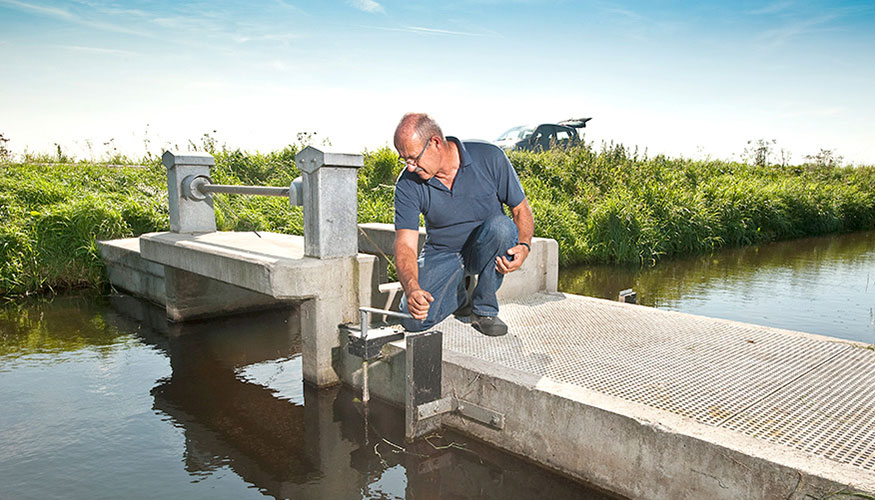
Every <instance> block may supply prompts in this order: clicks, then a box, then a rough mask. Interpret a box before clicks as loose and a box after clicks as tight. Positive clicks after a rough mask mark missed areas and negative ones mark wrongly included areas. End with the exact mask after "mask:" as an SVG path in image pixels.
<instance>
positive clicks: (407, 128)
mask: <svg viewBox="0 0 875 500" xmlns="http://www.w3.org/2000/svg"><path fill="white" fill-rule="evenodd" d="M395 149H396V150H398V154H399V155H400V156H401V162H402V163H403V164H404V165H405V169H404V170H403V171H402V172H401V175H399V176H398V180H397V181H396V183H395V263H396V267H397V269H398V276H399V279H400V280H401V285H402V286H403V287H404V296H403V298H402V299H401V310H402V311H404V312H408V313H410V314H411V315H412V316H413V317H414V318H415V319H412V320H411V319H407V320H404V321H402V323H403V325H404V327H405V328H406V329H407V330H409V331H422V330H425V329H427V328H430V327H432V326H434V325H435V324H437V323H439V322H441V321H442V320H444V319H445V318H446V317H448V316H449V315H450V314H452V313H454V312H455V313H456V315H458V316H464V315H471V324H472V325H473V326H474V328H476V329H477V330H478V331H479V332H481V333H483V334H485V335H492V336H499V335H504V334H506V333H507V325H505V324H504V322H503V321H501V320H500V319H499V318H498V300H497V299H496V297H495V294H496V292H497V291H498V288H499V287H500V286H501V282H502V279H503V278H504V275H505V274H507V273H510V272H513V271H516V270H517V269H519V268H520V266H521V265H522V264H523V262H524V261H525V260H526V257H528V255H529V252H530V251H531V246H530V245H531V242H532V233H533V231H534V220H533V218H532V210H531V208H530V207H529V203H528V201H526V196H525V193H523V188H522V186H521V185H520V181H519V178H518V177H517V175H516V172H515V171H514V169H513V166H512V165H511V164H510V161H509V160H508V159H507V156H506V155H505V154H504V152H503V151H501V149H499V148H498V147H497V146H495V145H493V144H490V143H487V142H481V141H465V142H462V141H460V140H459V139H457V138H455V137H449V136H448V137H444V135H443V132H441V129H440V127H439V126H438V124H437V123H436V122H435V121H434V120H433V119H432V118H431V117H429V116H428V115H426V114H419V113H408V114H406V115H404V117H403V118H402V119H401V122H400V123H399V124H398V127H397V128H396V129H395ZM503 205H507V206H508V207H510V208H511V211H512V212H513V221H511V219H509V218H508V217H507V216H506V215H505V214H504V208H503ZM420 214H422V215H423V216H424V218H425V228H426V231H427V232H428V237H427V239H426V242H425V246H424V247H423V248H422V252H421V253H420V254H419V255H418V256H417V244H418V241H419V215H420ZM474 275H476V276H477V285H476V287H475V288H474V290H473V293H472V294H471V296H470V297H469V296H468V294H467V293H466V287H465V281H466V280H465V278H466V277H467V276H474Z"/></svg>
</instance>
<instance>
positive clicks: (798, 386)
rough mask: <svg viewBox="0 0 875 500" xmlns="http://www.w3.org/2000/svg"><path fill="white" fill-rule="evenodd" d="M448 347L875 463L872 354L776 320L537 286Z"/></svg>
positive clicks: (451, 328) (449, 336)
mask: <svg viewBox="0 0 875 500" xmlns="http://www.w3.org/2000/svg"><path fill="white" fill-rule="evenodd" d="M501 318H502V319H503V320H504V321H505V322H506V323H507V324H508V326H509V328H510V332H509V333H508V335H506V336H504V337H498V338H494V337H486V336H484V335H481V334H479V333H478V332H476V331H475V330H474V329H473V328H471V327H470V325H467V324H465V323H463V322H462V321H460V320H458V319H455V318H453V317H450V318H449V319H447V320H445V321H444V322H442V323H441V324H439V325H438V326H437V327H435V328H436V329H438V330H441V331H443V332H444V334H445V335H444V346H445V348H446V349H450V350H453V351H457V352H460V353H463V354H467V355H469V356H473V357H476V358H479V359H483V360H486V361H491V362H494V363H498V364H501V365H503V366H507V367H511V368H515V369H518V370H522V371H526V372H529V373H534V374H536V375H540V376H545V377H549V378H551V379H552V380H555V381H557V382H564V383H569V384H574V385H578V386H581V387H585V388H588V389H591V390H595V391H598V392H602V393H605V394H609V395H612V396H616V397H620V398H623V399H626V400H629V401H634V402H637V403H642V404H645V405H648V406H652V407H655V408H659V409H662V410H666V411H670V412H673V413H676V414H679V415H684V416H686V417H690V418H693V419H695V420H697V421H699V422H702V423H705V424H710V425H715V426H718V427H723V428H727V429H732V430H736V431H739V432H743V433H745V434H748V435H751V436H754V437H757V438H760V439H765V440H767V441H770V442H774V443H779V444H782V445H787V446H792V447H795V448H798V449H801V450H805V451H808V452H811V453H814V454H817V455H821V456H824V457H827V458H830V459H832V460H836V461H838V462H841V463H846V464H850V465H854V466H856V467H861V468H863V469H867V470H875V352H873V351H871V350H866V349H861V348H860V347H857V346H854V345H851V344H846V343H842V342H831V341H828V340H823V339H820V338H817V337H812V336H808V335H804V334H797V333H794V332H788V331H784V330H777V329H774V328H767V327H759V326H754V325H747V324H744V323H737V322H731V321H725V320H719V319H712V318H705V317H697V316H691V315H687V314H680V313H673V312H666V311H660V310H657V309H652V308H648V307H640V306H631V305H627V304H620V303H616V302H610V301H605V300H599V299H592V298H588V297H580V296H575V295H564V294H560V293H541V294H536V295H533V296H530V297H526V298H522V299H516V300H514V301H511V302H507V303H504V304H502V306H501Z"/></svg>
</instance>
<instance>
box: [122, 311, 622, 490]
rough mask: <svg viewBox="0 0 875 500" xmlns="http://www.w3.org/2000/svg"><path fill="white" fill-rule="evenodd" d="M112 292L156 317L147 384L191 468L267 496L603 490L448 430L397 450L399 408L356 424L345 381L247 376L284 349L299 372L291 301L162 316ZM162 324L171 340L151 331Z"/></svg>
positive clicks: (375, 405)
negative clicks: (273, 382) (318, 383)
mask: <svg viewBox="0 0 875 500" xmlns="http://www.w3.org/2000/svg"><path fill="white" fill-rule="evenodd" d="M115 300H117V301H121V303H120V304H117V308H118V309H120V310H124V311H125V312H126V313H128V314H132V315H134V316H136V317H137V318H138V319H140V320H141V321H142V322H143V323H145V324H147V325H148V324H151V325H152V326H154V327H155V329H154V330H150V329H141V330H140V331H141V332H143V333H142V335H141V337H142V338H143V340H144V341H145V342H147V343H149V344H151V345H154V346H156V347H158V348H159V349H161V350H162V351H165V352H166V353H167V354H168V356H169V357H170V365H171V368H172V370H173V372H172V374H171V376H170V377H169V378H165V379H162V380H159V381H158V382H157V385H156V386H155V387H154V388H153V389H152V396H153V398H154V406H153V407H154V409H155V410H157V411H159V412H160V413H162V414H166V415H168V416H169V417H170V418H171V419H172V420H173V422H174V423H175V424H176V425H178V426H179V427H180V428H181V429H183V431H184V433H185V446H186V451H185V467H186V470H187V471H188V472H189V473H190V474H192V475H203V474H209V473H211V472H213V471H215V470H217V469H220V468H222V467H228V468H229V469H230V470H232V471H234V473H236V474H237V475H239V476H240V477H241V478H242V479H243V480H244V481H246V482H248V483H250V484H252V485H254V486H255V487H256V488H258V489H259V490H260V491H262V492H263V493H265V494H267V495H270V496H274V497H277V498H290V497H292V498H313V499H316V498H320V499H322V498H325V499H329V498H330V499H344V498H362V497H366V498H385V497H401V496H406V497H408V498H424V499H439V498H440V499H444V498H457V499H463V498H472V499H473V498H501V499H517V498H518V499H523V498H525V499H529V498H539V497H545V496H549V497H553V498H555V499H562V498H605V497H603V496H601V495H599V494H597V493H592V492H588V491H587V490H585V489H583V488H582V487H581V486H580V485H578V484H576V483H574V482H572V481H569V480H566V479H563V478H560V477H558V476H554V475H552V474H549V473H547V472H544V471H543V470H541V469H539V468H537V467H535V466H532V465H530V464H527V463H525V462H522V461H521V460H518V459H515V458H513V457H510V456H508V455H506V454H504V453H502V452H500V451H498V450H495V449H493V448H490V447H488V446H484V445H481V444H479V443H466V444H465V448H464V449H460V448H457V447H444V446H446V445H448V444H450V443H452V442H453V441H455V442H457V443H460V442H462V439H463V438H461V437H459V436H455V435H451V434H446V435H445V436H444V437H436V438H432V439H430V442H428V441H422V440H421V441H419V442H417V443H415V444H412V445H406V447H407V452H399V450H398V449H397V448H395V446H399V445H400V446H405V444H404V436H403V433H404V414H403V412H402V411H401V410H400V409H398V408H393V407H390V406H388V405H385V404H381V402H379V401H372V402H371V404H370V405H369V411H370V414H369V416H368V417H369V418H368V432H367V433H366V432H365V422H364V416H363V415H362V413H361V406H360V405H359V403H358V401H357V399H355V394H353V393H352V392H351V391H347V390H345V389H341V388H334V389H323V390H315V389H311V388H310V387H308V386H305V387H304V388H303V397H302V398H298V400H294V398H293V400H291V401H290V400H288V399H283V398H281V397H279V396H278V394H277V391H275V390H273V389H271V388H268V387H265V386H263V385H259V384H258V383H255V382H252V381H247V380H245V379H244V378H243V377H241V376H240V374H239V372H240V370H241V369H242V368H244V367H246V366H249V365H252V364H255V363H262V362H267V361H271V360H277V361H282V360H288V359H290V358H293V359H294V360H295V362H287V363H285V364H286V365H291V366H294V368H293V369H292V370H291V371H292V372H293V373H288V372H289V370H286V371H285V372H284V375H283V377H284V378H289V379H290V380H286V381H285V382H290V383H294V384H302V382H301V380H302V375H301V371H300V370H301V367H300V358H299V357H296V355H297V354H298V353H300V332H296V331H294V328H297V326H296V325H299V324H300V322H299V321H293V320H292V319H290V318H289V315H290V314H295V313H296V312H295V311H294V310H292V311H275V312H270V313H259V314H257V315H255V314H253V315H244V316H238V317H231V318H223V319H222V320H218V321H210V322H200V323H195V324H185V325H168V323H167V322H166V319H165V317H164V314H163V311H161V310H158V311H154V310H152V309H151V308H152V307H154V306H150V305H147V304H145V303H143V302H139V301H136V300H135V299H130V298H124V297H123V298H117V299H115ZM149 318H152V320H150V319H149ZM290 325H291V326H290ZM168 328H171V329H174V331H172V332H170V333H171V337H170V339H169V340H168V338H167V337H165V336H163V335H155V333H154V331H155V330H159V331H165V332H166V330H167V329H168ZM192 333H195V334H192ZM302 403H303V406H302ZM384 439H385V440H384ZM431 443H433V444H431ZM375 450H376V451H375Z"/></svg>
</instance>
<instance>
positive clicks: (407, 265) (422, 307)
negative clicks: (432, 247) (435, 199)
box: [395, 229, 434, 320]
mask: <svg viewBox="0 0 875 500" xmlns="http://www.w3.org/2000/svg"><path fill="white" fill-rule="evenodd" d="M418 249H419V231H418V230H414V229H399V230H397V231H395V268H396V269H397V270H398V279H399V280H400V281H401V286H402V287H404V295H406V296H407V309H408V312H410V315H411V316H413V317H414V318H416V319H418V320H423V319H425V318H426V317H427V316H428V308H429V305H430V304H431V303H432V302H433V301H434V297H432V296H431V294H430V293H428V292H426V291H425V290H423V289H422V288H419V266H418V265H417V263H416V255H417V250H418Z"/></svg>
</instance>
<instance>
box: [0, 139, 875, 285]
mask: <svg viewBox="0 0 875 500" xmlns="http://www.w3.org/2000/svg"><path fill="white" fill-rule="evenodd" d="M297 149H298V147H297V146H290V147H288V148H286V149H283V150H281V151H277V152H273V153H267V154H257V153H256V154H250V153H245V152H241V151H239V150H231V149H228V148H220V149H218V150H216V149H213V154H214V155H215V156H216V159H217V166H216V169H215V170H214V172H213V179H214V181H215V182H218V183H223V184H259V185H276V186H287V185H288V184H289V182H290V181H291V180H292V179H293V178H294V177H296V176H297V175H298V172H297V169H296V168H295V167H294V155H295V153H296V152H297ZM59 156H60V155H59ZM510 158H511V161H512V162H513V164H514V166H515V167H516V168H517V171H518V173H519V175H520V179H521V181H522V183H523V186H524V187H525V189H526V193H527V195H528V197H529V200H530V202H531V205H532V208H533V210H534V213H535V221H536V222H535V224H536V234H537V235H539V236H545V237H549V238H554V239H556V240H558V241H559V243H560V259H561V262H562V263H563V264H573V263H584V262H593V263H595V262H599V263H612V262H624V263H629V262H639V263H643V264H645V265H649V264H653V263H655V262H657V261H658V260H659V259H661V258H664V257H668V256H676V255H687V254H694V253H702V252H709V251H712V250H714V249H717V248H720V247H723V246H737V245H747V244H753V243H761V242H766V241H772V240H778V239H787V238H793V237H799V236H805V235H814V234H824V233H830V232H843V231H855V230H862V229H872V228H875V168H873V167H845V168H841V167H834V166H823V165H820V166H818V165H799V166H787V167H782V166H750V165H746V164H743V163H735V162H724V161H692V160H686V159H674V158H666V157H662V156H657V157H654V158H646V157H639V156H638V155H637V154H635V153H633V152H630V151H628V150H627V149H626V148H624V147H623V146H606V147H602V148H600V149H597V148H594V147H592V146H581V147H578V148H575V149H572V150H569V151H550V152H545V153H522V152H514V153H511V154H510ZM63 160H64V162H61V163H54V164H43V163H24V164H0V297H11V296H16V295H21V294H26V293H32V292H37V291H47V290H57V289H63V288H69V287H75V286H99V285H101V284H102V283H103V279H104V278H103V266H102V264H101V262H100V258H99V256H98V254H97V249H96V244H95V242H96V240H99V239H109V238H120V237H125V236H135V235H138V234H141V233H144V232H149V231H160V230H166V229H167V227H168V215H167V199H166V196H167V195H166V186H165V178H164V167H163V166H161V165H160V163H158V161H157V160H154V159H151V160H148V161H146V162H145V163H147V164H146V165H145V166H140V167H135V166H124V165H123V166H112V167H110V166H106V165H99V164H90V163H75V162H73V160H71V159H69V158H63ZM398 169H399V167H398V166H397V156H396V155H395V153H394V152H393V151H391V150H389V149H387V148H382V149H378V150H376V151H366V152H365V166H364V168H362V169H361V171H360V175H359V221H360V222H375V221H376V222H391V221H392V197H393V188H392V184H393V182H394V179H395V176H396V175H397V173H398ZM216 209H217V210H216V212H217V213H216V218H217V224H218V226H219V228H220V229H221V230H238V231H245V230H264V231H276V232H285V233H293V234H301V232H302V220H303V219H302V214H301V210H300V208H290V207H289V206H288V201H287V200H284V199H279V198H268V197H242V196H228V195H219V196H218V197H217V201H216Z"/></svg>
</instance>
